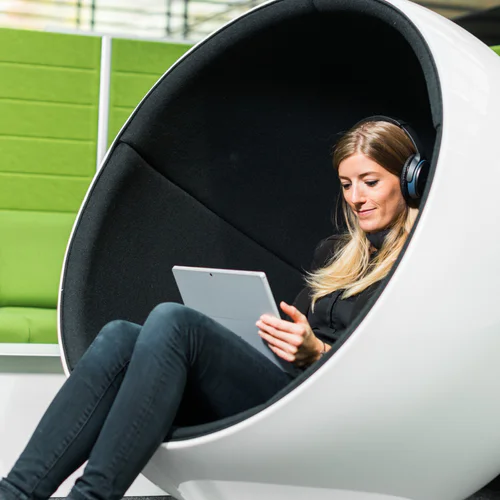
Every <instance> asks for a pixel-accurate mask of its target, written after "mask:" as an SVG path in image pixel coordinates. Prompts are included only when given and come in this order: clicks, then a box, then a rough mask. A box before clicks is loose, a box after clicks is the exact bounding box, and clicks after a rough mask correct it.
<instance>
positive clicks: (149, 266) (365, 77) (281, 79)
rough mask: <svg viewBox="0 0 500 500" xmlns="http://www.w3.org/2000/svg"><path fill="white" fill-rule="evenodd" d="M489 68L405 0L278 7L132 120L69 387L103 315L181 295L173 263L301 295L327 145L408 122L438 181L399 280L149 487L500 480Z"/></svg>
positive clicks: (495, 111)
mask: <svg viewBox="0 0 500 500" xmlns="http://www.w3.org/2000/svg"><path fill="white" fill-rule="evenodd" d="M499 83H500V59H499V58H498V56H497V55H496V54H494V53H493V52H492V51H491V50H490V49H488V48H487V47H486V46H485V45H483V44H482V43H481V42H479V41H478V40H477V39H475V38H474V37H472V36H471V35H469V34H468V33H466V32H465V31H463V30H462V29H461V28H459V27H458V26H456V25H454V24H453V23H452V22H450V21H448V20H446V19H444V18H443V17H440V16H439V15H437V14H435V13H432V12H430V11H429V10H426V9H425V8H423V7H421V6H419V5H417V4H414V3H412V2H409V1H406V0H386V1H383V0H348V1H347V0H278V1H274V2H270V3H267V4H264V5H262V6H260V7H258V8H256V9H254V10H252V11H250V12H248V13H247V14H245V15H244V16H242V17H240V18H239V19H237V20H236V21H233V22H231V23H229V24H228V25H226V26H225V27H223V28H221V29H220V30H219V31H217V32H216V33H215V34H213V35H212V36H210V37H208V38H207V39H206V40H204V41H203V42H201V43H199V44H198V45H196V46H195V47H194V48H193V49H192V50H191V51H190V52H188V53H187V54H186V55H185V56H184V57H183V58H182V59H181V60H180V61H179V62H178V63H177V64H175V65H174V66H173V67H172V68H171V69H170V70H169V71H167V73H166V74H165V75H164V76H163V77H162V79H160V81H159V82H158V83H157V84H156V86H155V87H154V88H153V89H152V90H151V91H150V92H149V94H148V95H147V96H146V97H145V98H144V100H143V101H142V103H141V104H140V105H139V106H138V108H137V109H136V111H135V112H134V113H133V115H132V116H131V118H130V119H129V121H128V122H127V124H126V125H125V126H124V128H123V129H122V131H121V132H120V134H119V136H118V137H117V139H116V140H115V142H114V144H113V146H112V148H111V150H110V152H109V153H108V155H107V157H106V159H105V161H104V163H103V167H102V169H101V170H100V172H99V174H98V176H97V177H96V179H95V180H94V182H93V184H92V186H91V188H90V190H89V192H88V194H87V197H86V199H85V201H84V204H83V206H82V209H81V211H80V214H79V216H78V219H77V224H76V225H75V229H74V231H73V234H72V237H71V240H70V245H69V247H68V252H67V256H66V260H65V265H64V270H63V276H62V287H61V288H62V290H61V294H60V304H59V305H60V308H59V310H60V325H59V326H60V341H61V345H62V348H63V352H64V356H63V358H64V359H63V361H64V363H65V366H66V368H67V370H68V372H69V371H71V369H72V368H73V366H74V365H75V363H76V362H77V361H78V359H79V358H80V357H81V355H82V354H83V352H84V351H85V349H86V348H87V346H88V345H89V344H90V342H91V341H92V339H93V338H94V337H95V335H96V334H97V332H98V331H99V329H100V328H101V327H102V326H103V325H104V324H105V323H106V322H107V321H109V320H112V319H115V318H124V319H130V320H134V321H137V322H140V321H142V320H143V319H144V318H145V316H146V314H147V313H148V311H149V310H150V309H151V308H152V307H153V306H154V305H155V304H156V303H158V302H162V301H166V300H179V296H178V293H177V290H176V288H175V285H174V283H173V280H172V277H171V274H170V269H171V267H172V265H174V264H186V265H201V266H211V267H232V268H238V269H262V270H264V271H266V272H267V274H268V275H269V277H270V281H271V285H272V287H273V290H274V293H275V296H276V298H277V299H285V300H292V299H293V297H294V295H295V294H296V293H297V292H298V290H299V289H300V287H301V270H302V268H305V267H307V265H308V262H309V260H310V257H311V255H312V251H313V249H314V246H315V244H316V242H317V241H318V240H319V239H320V238H322V237H325V236H327V235H328V234H330V233H331V232H333V229H332V226H331V223H330V220H329V218H330V212H331V209H332V206H333V204H334V200H335V198H336V197H337V195H338V193H339V188H338V182H337V181H336V179H335V175H334V173H333V171H332V168H331V166H330V158H329V148H330V147H331V145H332V144H333V143H334V142H335V139H336V137H337V134H338V133H339V132H341V131H343V130H346V129H347V128H349V127H350V126H351V125H352V124H354V123H355V122H356V121H357V120H359V119H361V118H363V117H365V116H370V115H374V114H385V115H390V116H395V117H399V118H402V119H405V120H407V121H409V122H411V123H412V125H413V127H414V128H415V129H416V130H417V131H418V132H419V134H420V136H421V140H422V142H423V143H424V144H425V147H426V152H427V155H428V157H429V159H430V161H431V165H432V167H431V175H430V179H429V182H428V185H427V189H426V193H425V194H424V199H423V201H422V204H421V208H422V210H421V212H420V217H419V219H418V221H417V224H416V226H415V229H414V231H413V234H412V236H411V238H410V240H409V242H408V244H407V246H406V248H405V250H404V251H403V253H402V255H401V256H400V258H399V260H398V261H397V262H396V264H395V266H394V268H393V271H392V274H391V276H390V277H389V278H388V279H387V280H385V282H384V284H383V286H381V287H380V292H379V293H378V295H377V296H376V297H375V298H374V299H373V301H372V303H371V304H369V307H367V308H366V310H364V311H363V312H362V314H360V316H359V318H358V320H357V322H356V324H353V325H352V327H351V329H350V331H349V332H347V333H346V335H345V336H344V338H343V339H341V341H339V342H338V345H336V346H335V347H336V348H335V349H334V350H332V351H331V354H330V355H329V356H327V357H326V359H324V360H323V361H322V362H320V363H317V364H316V365H315V366H313V367H312V368H310V369H309V370H308V371H306V372H305V373H304V375H303V376H301V377H299V378H298V379H297V380H296V381H295V383H294V384H292V386H290V387H288V388H286V389H285V390H284V391H282V392H281V393H280V394H277V395H276V397H275V398H274V399H273V400H272V401H270V402H269V403H268V404H267V405H263V406H262V407H259V408H254V409H251V410H249V411H248V412H245V413H244V414H240V415H236V416H234V417H232V418H229V419H226V420H224V421H218V422H212V423H209V424H204V423H202V422H196V419H194V421H193V424H199V425H193V426H190V427H187V428H181V429H176V430H175V431H174V432H173V433H172V436H171V437H170V439H169V440H168V442H166V443H165V444H164V445H163V446H161V448H160V449H159V450H158V452H157V453H156V455H155V456H154V457H153V458H152V460H151V461H150V463H149V464H148V466H147V467H146V469H145V471H144V474H145V475H146V476H147V477H148V478H149V479H151V480H152V481H153V482H154V483H156V484H157V485H159V486H160V487H162V488H163V489H165V491H167V492H169V493H171V494H172V495H173V496H175V497H176V498H178V499H182V500H253V499H255V498H258V499H259V500H299V499H300V500H303V499H305V498H307V499H308V500H403V499H412V500H460V499H464V498H466V497H467V496H469V495H470V494H472V493H473V492H474V491H477V490H478V489H479V488H480V487H481V486H482V485H484V484H486V483H487V482H488V481H489V480H491V479H492V478H494V477H495V476H496V475H497V474H498V473H500V424H499V422H500V401H497V398H496V395H497V393H498V389H499V388H500V363H499V362H498V353H499V352H500V308H499V307H498V305H497V302H498V300H497V295H498V294H497V282H496V280H497V277H498V276H499V275H500V259H499V258H498V255H500V235H499V233H498V230H497V226H498V222H497V221H498V220H499V218H500V217H499V207H498V199H499V194H498V192H499V191H498V190H499V187H498V182H497V180H498V179H497V178H498V171H499V168H500V166H499V160H498V154H497V149H498V141H499V132H498V126H497V123H498V116H499V115H500V93H499V92H498V85H499Z"/></svg>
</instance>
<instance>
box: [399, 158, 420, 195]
mask: <svg viewBox="0 0 500 500" xmlns="http://www.w3.org/2000/svg"><path fill="white" fill-rule="evenodd" d="M416 157H417V155H412V156H410V157H409V158H408V159H407V160H406V162H405V164H404V165H403V170H401V177H400V184H401V193H403V198H404V199H405V201H406V203H407V204H408V205H412V204H413V203H414V201H413V198H412V197H411V196H410V192H409V190H408V179H411V178H412V172H411V171H410V170H414V168H415V159H416ZM412 167H413V168H412Z"/></svg>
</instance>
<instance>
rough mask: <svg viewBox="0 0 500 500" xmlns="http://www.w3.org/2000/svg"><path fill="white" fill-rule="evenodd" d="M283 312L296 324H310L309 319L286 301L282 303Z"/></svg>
mask: <svg viewBox="0 0 500 500" xmlns="http://www.w3.org/2000/svg"><path fill="white" fill-rule="evenodd" d="M280 307H281V310H282V311H283V312H284V313H285V314H287V315H288V316H290V318H292V320H293V321H294V322H295V323H308V321H307V318H306V317H305V316H304V315H303V314H302V313H301V312H300V311H299V310H298V309H297V308H296V307H294V306H291V305H289V304H287V303H286V302H284V301H281V302H280Z"/></svg>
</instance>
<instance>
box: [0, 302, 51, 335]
mask: <svg viewBox="0 0 500 500" xmlns="http://www.w3.org/2000/svg"><path fill="white" fill-rule="evenodd" d="M0 342H13V343H17V342H25V343H28V342H29V343H32V344H57V310H56V309H42V308H36V307H0Z"/></svg>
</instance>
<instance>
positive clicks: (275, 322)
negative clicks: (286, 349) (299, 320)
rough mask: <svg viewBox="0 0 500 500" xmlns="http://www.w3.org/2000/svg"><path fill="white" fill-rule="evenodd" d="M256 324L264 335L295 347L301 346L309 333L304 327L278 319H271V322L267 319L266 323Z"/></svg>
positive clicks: (259, 322)
mask: <svg viewBox="0 0 500 500" xmlns="http://www.w3.org/2000/svg"><path fill="white" fill-rule="evenodd" d="M255 324H256V325H257V327H258V328H259V330H262V331H263V332H264V333H267V334H269V335H272V336H273V337H276V338H278V339H280V340H284V341H285V342H289V343H292V344H294V345H300V343H301V342H302V338H303V337H304V336H305V335H306V333H307V331H306V329H305V328H304V327H303V326H301V325H296V324H295V323H291V322H290V321H284V320H281V319H278V318H270V320H269V321H268V320H267V319H266V320H265V321H263V320H259V321H257V323H255Z"/></svg>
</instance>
